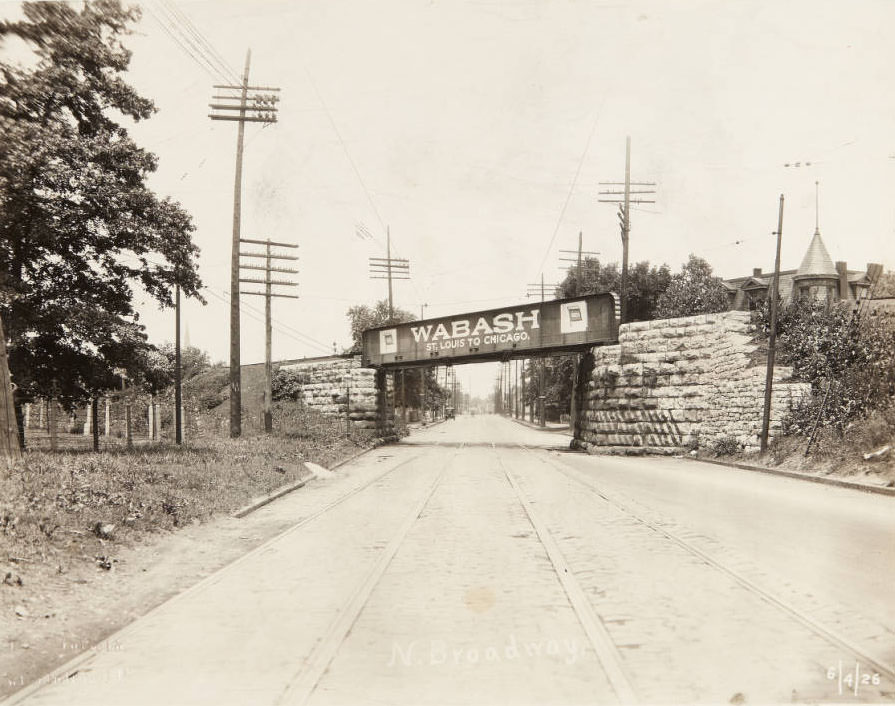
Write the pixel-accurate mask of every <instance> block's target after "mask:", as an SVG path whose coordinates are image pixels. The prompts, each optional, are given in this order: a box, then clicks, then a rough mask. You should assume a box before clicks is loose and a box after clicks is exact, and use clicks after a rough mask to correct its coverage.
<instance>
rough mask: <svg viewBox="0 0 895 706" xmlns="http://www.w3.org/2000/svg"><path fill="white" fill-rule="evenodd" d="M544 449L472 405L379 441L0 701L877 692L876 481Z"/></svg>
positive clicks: (894, 655)
mask: <svg viewBox="0 0 895 706" xmlns="http://www.w3.org/2000/svg"><path fill="white" fill-rule="evenodd" d="M567 444H568V437H567V436H564V435H562V434H557V433H555V432H553V433H547V432H541V431H538V430H534V429H530V428H526V427H523V426H521V425H518V424H516V423H514V422H511V421H508V420H506V419H502V418H498V417H481V416H479V417H459V418H457V419H456V420H452V421H448V422H445V423H443V424H440V425H437V426H435V427H431V428H429V429H426V430H422V431H419V432H416V433H414V434H413V435H412V436H411V437H410V438H409V439H406V440H404V441H403V442H402V443H401V444H398V445H393V446H388V447H382V448H379V449H377V450H375V451H373V452H371V453H369V454H367V455H366V456H364V457H363V458H362V459H360V460H358V461H355V462H353V463H352V464H349V465H347V466H345V467H343V468H342V469H340V470H339V471H338V472H336V473H335V474H334V475H333V476H332V477H329V478H326V479H321V480H318V481H314V482H313V483H311V484H309V485H308V486H306V487H305V488H303V489H301V490H300V491H297V492H295V493H293V494H291V495H288V496H286V497H284V498H282V499H280V500H278V501H276V503H275V504H276V505H277V508H276V510H277V511H279V512H282V511H283V509H284V508H286V509H288V510H289V511H290V512H294V517H295V522H296V524H295V525H294V527H292V528H291V529H290V530H288V531H287V532H285V533H284V534H282V535H280V536H279V537H277V538H275V539H274V540H272V541H270V542H268V543H267V544H265V545H263V546H262V547H260V548H259V549H257V550H255V551H253V552H251V553H250V554H248V555H246V556H245V557H244V558H242V559H241V560H239V561H238V562H236V563H234V564H231V565H230V566H229V567H227V568H226V569H224V570H222V571H220V572H218V573H217V574H214V575H213V576H211V577H209V578H208V579H206V580H205V581H203V582H201V583H200V584H197V585H196V586H195V587H193V588H192V589H190V590H189V591H187V592H185V593H184V594H181V595H180V596H178V597H177V598H175V599H174V600H172V601H169V602H168V603H166V604H164V605H162V606H160V607H159V608H157V609H155V610H153V611H151V612H150V613H149V614H148V615H146V616H145V617H143V618H141V619H140V620H138V621H136V622H135V623H133V624H132V625H130V626H129V627H128V628H126V629H125V630H123V631H122V632H120V633H118V634H117V635H115V636H114V637H113V638H110V640H109V641H107V643H105V644H104V645H101V646H99V647H98V648H97V649H95V650H93V651H91V652H90V653H88V654H87V655H85V656H84V657H82V658H80V659H79V660H77V661H76V662H75V663H73V664H70V665H69V666H68V667H67V668H66V669H64V670H62V671H60V672H57V673H54V674H52V675H49V676H48V677H46V678H45V679H43V680H41V681H40V682H38V683H37V684H35V685H33V686H32V687H31V688H29V689H27V690H25V691H24V692H20V693H19V694H18V695H15V696H13V697H12V699H11V700H10V702H9V703H25V704H28V705H29V706H36V705H38V704H90V705H91V706H96V705H99V704H114V705H115V706H119V705H122V704H209V705H211V704H215V705H220V704H258V705H262V704H493V703H505V704H517V703H519V704H548V703H550V704H586V703H636V702H640V703H693V702H713V703H767V702H787V703H789V702H805V701H809V702H816V701H827V702H837V703H838V702H885V701H893V700H895V673H893V665H895V601H893V600H892V599H891V595H892V591H891V585H892V580H893V578H895V542H893V538H895V513H893V501H892V499H891V498H888V497H882V496H876V495H868V494H864V493H860V492H857V491H854V490H848V489H842V488H834V487H829V486H822V485H817V484H813V483H806V482H803V481H798V480H792V479H787V478H779V477H775V476H768V475H765V474H758V473H752V472H748V471H740V470H734V469H728V468H723V467H718V466H712V465H708V464H699V463H695V462H691V461H688V460H685V459H655V458H618V457H598V456H587V455H582V454H576V453H570V452H568V451H567V450H566V447H567ZM268 511H272V510H271V508H270V507H268V508H262V509H261V510H259V511H258V512H268Z"/></svg>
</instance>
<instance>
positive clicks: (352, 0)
mask: <svg viewBox="0 0 895 706" xmlns="http://www.w3.org/2000/svg"><path fill="white" fill-rule="evenodd" d="M17 5H18V4H17V3H12V2H10V1H9V0H0V12H3V13H4V14H6V15H9V14H12V13H15V11H16V9H15V8H16V7H17ZM141 7H142V9H143V17H142V20H141V22H140V24H139V25H137V26H135V27H134V33H133V35H132V36H130V37H129V38H128V39H127V40H126V44H127V46H128V47H129V48H130V49H131V50H132V51H133V58H132V62H131V67H130V72H129V74H128V80H129V82H130V83H131V84H132V85H133V86H135V87H136V88H137V89H138V91H139V92H140V93H141V94H142V95H144V96H146V97H148V98H151V99H152V100H154V101H155V103H156V105H157V107H158V113H157V114H156V115H155V116H154V117H153V118H152V119H150V120H148V121H145V122H142V123H139V124H135V125H132V126H131V128H130V129H131V134H132V135H133V137H134V139H135V140H136V141H137V142H138V144H140V145H141V146H143V147H144V148H146V149H148V150H150V151H152V152H154V153H155V154H156V155H158V157H159V160H160V161H159V169H158V171H157V173H155V174H154V175H153V176H152V178H151V183H152V185H153V187H154V188H155V190H156V191H157V192H158V193H159V194H160V195H162V196H170V197H172V198H173V199H175V200H177V201H179V202H180V203H181V204H182V205H183V206H184V207H185V208H186V209H187V210H188V211H189V212H190V213H191V214H192V216H193V218H194V221H195V224H196V226H197V232H196V235H195V240H196V242H197V244H198V245H199V247H200V248H201V257H200V273H201V276H202V279H203V282H204V283H205V285H206V286H207V290H206V292H205V298H206V300H207V304H206V305H204V306H202V305H201V304H199V303H198V302H187V303H186V304H185V306H184V333H185V334H186V335H187V336H188V339H189V343H190V344H191V345H194V346H198V347H201V348H203V349H205V350H207V351H208V352H209V353H210V355H211V357H212V359H214V360H227V359H228V358H229V353H228V346H229V332H228V327H229V304H228V300H229V272H230V257H231V237H232V218H233V181H234V163H235V147H236V131H237V129H236V124H235V123H232V122H221V121H212V120H210V119H209V118H208V113H209V112H210V111H209V109H208V104H209V103H210V102H211V96H212V95H214V93H215V91H214V90H213V89H212V85H213V84H218V83H227V84H231V83H234V82H235V81H236V80H237V78H238V76H239V75H240V74H241V72H242V69H243V65H244V62H245V57H246V51H247V49H251V52H252V54H251V66H250V81H249V82H250V84H252V85H263V86H276V87H279V88H280V89H281V93H280V96H281V101H280V103H279V119H278V122H277V123H276V124H274V125H271V126H267V127H262V126H261V125H260V124H251V123H250V124H249V125H248V126H247V129H246V142H245V161H244V173H243V208H242V235H243V237H245V238H259V239H264V238H271V239H272V240H277V241H285V242H294V243H296V244H298V245H299V250H298V253H299V257H300V260H299V261H298V263H297V269H299V274H298V275H297V276H296V278H297V281H298V283H299V286H298V287H297V293H298V295H299V297H300V298H299V299H296V300H293V299H275V300H274V303H273V318H274V334H273V356H274V359H275V360H276V359H285V358H297V357H303V356H308V357H310V356H316V355H325V354H326V353H327V352H331V351H332V349H333V344H335V346H336V348H337V349H338V350H339V351H341V350H342V349H343V348H344V347H346V346H348V345H349V343H350V333H349V327H348V319H347V318H346V315H345V313H346V310H347V309H348V308H349V307H350V306H352V305H355V304H361V303H368V304H372V303H373V302H375V301H376V300H377V299H381V298H384V297H385V296H386V283H385V281H383V280H371V279H369V278H368V267H367V262H368V258H370V257H383V256H384V255H385V243H386V229H388V231H389V232H390V234H391V242H392V255H393V256H396V257H404V258H408V259H409V260H410V272H411V279H410V280H409V281H400V282H396V283H395V304H396V306H398V307H401V308H403V309H406V310H408V311H410V312H413V313H414V314H416V315H417V316H419V315H420V313H421V311H422V310H421V306H422V305H427V306H426V308H425V315H426V317H433V316H441V315H451V314H456V313H462V312H465V311H475V310H481V309H486V308H492V307H499V306H503V305H513V304H518V303H520V302H524V301H525V295H526V291H527V285H528V284H531V283H535V282H539V281H540V278H541V276H542V274H543V277H544V279H545V281H546V282H547V283H548V284H549V283H554V282H558V281H560V280H561V278H562V270H561V269H560V267H559V265H560V264H561V263H560V260H559V258H560V250H561V249H565V250H573V249H575V248H576V247H577V242H578V233H579V231H580V232H582V233H583V240H584V249H585V250H589V251H596V252H599V257H600V259H601V261H604V262H613V261H620V259H621V240H620V237H619V229H618V222H617V219H616V214H615V206H613V205H611V204H605V203H600V202H599V201H598V200H597V192H598V191H599V190H600V189H601V188H605V187H600V186H599V182H601V181H621V180H622V179H623V177H624V166H625V139H626V137H628V136H630V138H631V144H632V156H631V162H632V168H631V171H632V179H634V180H635V181H649V182H655V183H656V185H657V186H656V191H657V194H656V203H655V204H644V205H642V206H640V207H638V208H637V209H635V210H634V211H633V212H632V231H631V241H630V258H631V261H632V262H637V261H641V260H648V261H649V262H650V263H652V264H656V265H658V264H662V263H667V264H668V265H669V266H670V267H671V269H672V271H676V270H678V269H679V268H680V266H681V264H682V263H683V262H685V261H686V260H687V257H688V255H689V254H690V253H694V254H697V255H699V256H701V257H703V258H705V259H706V260H708V262H709V263H710V264H711V265H712V267H713V268H714V271H715V273H716V274H718V275H721V276H723V277H736V276H741V275H747V274H751V272H752V268H753V267H761V268H762V269H764V270H765V271H769V270H772V269H773V261H774V245H775V240H774V235H773V232H774V231H775V230H776V226H777V214H778V203H779V197H780V195H781V194H783V195H784V196H785V209H784V222H783V243H782V263H781V264H782V267H783V268H784V269H790V268H796V267H798V265H799V262H800V260H801V258H802V255H803V253H804V252H805V250H806V248H807V247H808V243H809V241H810V239H811V235H812V233H813V232H814V228H815V219H816V217H818V213H817V212H816V208H815V193H816V192H815V182H819V225H820V230H821V233H822V235H823V238H824V241H825V243H826V245H827V248H828V250H829V251H830V255H831V257H832V258H833V260H845V261H847V262H848V263H849V267H850V268H852V269H863V268H864V267H865V266H866V264H867V263H868V262H878V263H882V264H883V265H884V266H885V267H886V269H895V199H893V198H892V195H893V194H895V134H893V126H895V92H893V91H892V90H891V89H890V83H891V81H890V79H891V69H892V66H895V43H893V42H891V38H890V37H887V29H888V28H889V27H891V26H892V25H893V21H895V3H892V2H889V1H888V0H881V1H878V2H874V1H870V0H857V1H853V2H847V3H846V2H841V1H837V2H823V1H819V0H807V1H804V2H803V1H800V0H792V1H781V0H770V1H762V0H755V1H753V2H730V1H729V0H678V1H676V2H667V1H665V0H660V1H647V0H644V1H641V0H630V1H626V0H605V1H590V2H586V1H576V0H467V1H463V0H452V1H450V2H446V1H438V0H431V1H430V2H422V1H420V0H377V1H376V2H367V1H363V0H325V1H324V0H318V1H306V2H297V1H295V0H290V1H286V0H191V1H188V2H175V0H151V1H149V2H145V3H143V4H142V5H141ZM184 17H186V18H188V19H189V21H190V22H191V23H192V25H193V26H194V27H195V28H196V29H197V30H198V32H199V33H200V34H201V35H202V37H203V39H204V40H206V41H207V46H210V47H213V48H214V50H215V51H216V52H217V53H218V54H219V55H220V57H222V58H223V60H224V62H225V63H226V64H227V65H228V67H229V68H228V69H227V70H226V72H227V73H226V75H224V72H225V69H222V68H220V67H219V66H218V65H217V64H216V65H215V67H214V68H211V67H209V66H208V65H207V64H206V63H204V62H203V61H202V59H201V57H200V55H199V52H198V51H196V47H195V46H193V47H190V46H189V45H188V44H187V42H186V40H185V36H186V35H189V36H190V37H192V39H193V42H194V43H196V42H197V40H196V36H195V35H192V34H190V33H189V31H188V30H186V29H185V28H184V25H183V23H182V20H183V18H184ZM889 34H890V33H889ZM178 40H179V41H178ZM182 44H187V49H188V50H189V51H187V50H185V49H184V48H183V47H182V46H181V45H182ZM796 163H798V164H799V166H798V167H797V166H794V165H795V164H796ZM808 163H810V165H808ZM786 165H790V166H786ZM358 224H363V226H364V227H365V228H366V229H367V230H368V231H369V232H370V233H371V234H372V235H373V236H374V237H373V239H362V238H360V237H359V236H358V235H357V232H356V231H357V226H358ZM284 264H285V263H284ZM138 300H139V301H140V302H141V304H140V307H139V308H140V312H141V321H142V322H143V323H144V324H145V325H146V326H147V331H148V333H149V335H150V339H151V340H152V341H154V342H157V343H162V342H164V341H166V340H172V339H173V335H174V334H173V327H174V316H173V312H171V311H170V310H165V311H160V310H158V309H157V307H156V306H155V305H154V304H153V303H152V302H151V301H150V300H149V299H148V298H146V297H144V296H142V295H140V296H138ZM263 302H264V300H263V298H261V297H244V298H243V301H242V307H243V317H242V360H243V362H244V363H250V362H258V361H262V360H263V359H264V327H263ZM495 374H496V369H495V367H494V366H488V365H481V366H465V367H464V368H462V369H460V371H459V374H458V378H459V380H460V381H461V383H464V384H465V386H466V387H467V388H468V389H469V388H471V389H472V392H473V393H474V394H485V393H486V392H487V388H488V387H489V386H490V385H491V383H492V381H493V379H494V376H495Z"/></svg>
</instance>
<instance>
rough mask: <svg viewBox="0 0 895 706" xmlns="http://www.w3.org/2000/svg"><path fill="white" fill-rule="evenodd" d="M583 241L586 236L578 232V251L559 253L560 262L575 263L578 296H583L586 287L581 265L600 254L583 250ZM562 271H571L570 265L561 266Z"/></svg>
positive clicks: (576, 293) (576, 292)
mask: <svg viewBox="0 0 895 706" xmlns="http://www.w3.org/2000/svg"><path fill="white" fill-rule="evenodd" d="M583 240H584V234H583V233H582V232H581V231H578V250H560V251H559V261H560V262H574V263H576V266H575V282H576V284H575V295H574V296H578V295H579V294H582V293H583V292H584V290H585V289H586V287H585V286H584V282H583V280H582V279H581V265H582V264H583V261H584V259H585V258H588V257H596V256H597V255H599V254H600V253H599V252H597V251H594V250H584V249H583ZM559 268H560V269H564V270H567V269H569V266H568V265H560V266H559Z"/></svg>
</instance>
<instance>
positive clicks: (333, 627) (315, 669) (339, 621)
mask: <svg viewBox="0 0 895 706" xmlns="http://www.w3.org/2000/svg"><path fill="white" fill-rule="evenodd" d="M460 448H461V449H462V448H463V445H462V444H461V445H460ZM457 453H459V451H458V452H457ZM457 453H454V454H453V455H451V457H450V458H449V459H448V460H447V462H446V463H445V464H444V466H442V468H441V469H440V470H439V471H438V473H437V474H436V475H435V479H434V480H433V481H432V483H431V484H430V485H429V487H428V489H427V490H426V491H425V492H424V493H423V496H422V498H421V499H420V501H419V502H418V503H417V504H416V505H415V506H414V507H413V510H412V511H411V512H410V513H408V515H407V517H406V518H405V520H404V522H402V523H401V526H400V527H399V528H398V531H397V532H396V533H395V535H394V536H393V537H392V539H391V540H390V541H389V543H388V545H386V546H385V548H384V549H382V554H381V556H380V557H379V559H378V560H377V561H376V563H375V564H374V565H373V567H372V568H371V569H370V570H369V571H368V572H367V574H366V576H365V577H364V579H363V580H362V581H361V582H360V583H359V584H358V585H357V587H356V588H355V590H354V591H353V592H352V594H351V596H350V597H349V598H348V600H347V601H346V602H345V603H344V604H343V606H342V608H341V609H340V611H339V614H338V616H337V617H336V619H335V620H334V621H333V622H332V623H331V624H330V626H329V627H328V628H327V630H326V632H325V633H324V635H323V637H322V638H321V639H320V640H319V641H318V642H317V644H316V646H315V647H314V649H313V650H312V651H311V654H310V655H308V657H307V659H305V661H304V664H303V666H302V668H301V669H299V670H298V671H297V672H296V673H295V674H294V675H293V677H292V678H291V679H290V680H289V683H288V684H287V685H286V687H285V689H283V691H282V692H281V693H280V695H279V696H278V697H277V699H276V701H275V702H274V703H275V704H277V706H281V705H284V704H291V705H298V704H305V703H307V702H308V700H309V699H310V698H311V696H312V695H313V693H314V691H315V690H316V688H317V686H318V684H319V683H320V680H321V679H322V678H323V675H324V674H325V673H326V671H327V670H328V669H329V666H330V664H331V663H332V661H333V660H334V659H335V657H336V655H337V653H338V651H339V649H340V648H341V646H342V644H343V643H344V641H345V639H346V638H347V637H348V634H349V633H350V632H351V630H352V628H353V627H354V624H355V623H356V622H357V620H358V618H359V617H360V615H361V613H362V612H363V610H364V608H365V607H366V605H367V603H368V601H369V600H370V597H371V596H372V594H373V591H374V590H375V589H376V586H377V585H378V584H379V582H380V581H381V580H382V577H383V576H384V575H385V572H386V571H387V570H388V567H389V565H390V564H391V562H392V560H393V559H394V558H395V555H396V554H397V553H398V550H400V548H401V546H402V545H403V544H404V541H405V540H406V539H407V535H408V534H409V533H410V530H411V529H412V528H413V525H414V524H415V523H416V521H417V520H418V519H419V517H420V515H422V514H423V512H424V511H425V509H426V506H427V505H428V504H429V501H430V500H431V498H432V495H434V493H435V490H436V489H437V488H438V486H439V484H440V483H441V480H442V479H443V478H444V475H445V471H446V470H447V468H448V467H449V466H450V465H451V463H453V461H454V459H455V458H456V457H457ZM414 458H416V457H414Z"/></svg>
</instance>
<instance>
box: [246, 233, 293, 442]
mask: <svg viewBox="0 0 895 706" xmlns="http://www.w3.org/2000/svg"><path fill="white" fill-rule="evenodd" d="M239 242H240V243H250V244H252V245H263V246H264V248H265V249H264V252H260V253H259V252H240V253H239V254H240V255H241V256H242V257H256V258H264V264H263V265H243V264H242V263H240V264H239V267H240V268H241V269H243V270H261V271H262V272H264V279H258V278H257V277H240V279H239V281H240V283H249V284H263V285H264V291H263V292H253V291H240V294H251V295H254V296H258V297H264V401H263V403H262V404H263V415H264V431H266V432H267V433H270V432H271V431H273V417H272V414H271V404H272V394H273V391H272V387H273V363H272V355H271V348H272V345H271V340H272V331H271V317H270V300H271V299H272V298H273V297H282V298H284V299H298V296H297V295H295V294H280V293H279V292H274V291H273V287H274V286H278V287H295V286H296V283H295V282H291V281H289V280H287V279H271V274H272V273H273V272H281V273H286V274H297V272H298V270H293V269H291V268H288V267H274V266H273V264H272V262H273V261H274V260H297V259H298V257H297V256H296V255H279V254H277V253H273V252H271V250H270V249H271V248H272V247H275V248H297V247H298V245H295V244H294V243H275V242H274V241H272V240H271V239H270V238H268V239H267V240H251V239H249V238H240V239H239Z"/></svg>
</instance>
